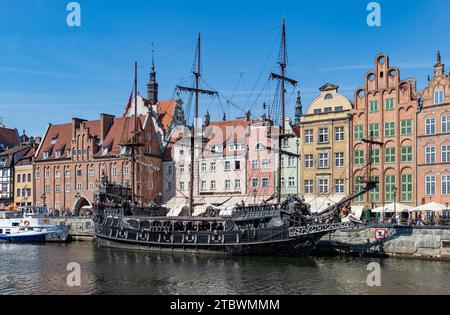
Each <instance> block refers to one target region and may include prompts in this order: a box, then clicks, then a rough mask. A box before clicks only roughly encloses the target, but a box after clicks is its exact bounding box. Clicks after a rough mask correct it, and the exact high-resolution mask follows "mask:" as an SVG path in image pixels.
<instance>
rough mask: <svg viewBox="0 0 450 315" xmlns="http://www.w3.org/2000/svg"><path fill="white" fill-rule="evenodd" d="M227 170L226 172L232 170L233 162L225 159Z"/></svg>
mask: <svg viewBox="0 0 450 315" xmlns="http://www.w3.org/2000/svg"><path fill="white" fill-rule="evenodd" d="M225 171H226V172H229V171H231V162H230V161H225Z"/></svg>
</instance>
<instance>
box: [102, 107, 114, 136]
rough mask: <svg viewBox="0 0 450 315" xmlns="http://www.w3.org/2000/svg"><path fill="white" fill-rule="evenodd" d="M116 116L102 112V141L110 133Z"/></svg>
mask: <svg viewBox="0 0 450 315" xmlns="http://www.w3.org/2000/svg"><path fill="white" fill-rule="evenodd" d="M113 120H114V116H113V115H109V114H100V134H99V137H100V141H101V142H103V140H105V138H106V135H107V134H108V131H109V128H111V125H112V123H113Z"/></svg>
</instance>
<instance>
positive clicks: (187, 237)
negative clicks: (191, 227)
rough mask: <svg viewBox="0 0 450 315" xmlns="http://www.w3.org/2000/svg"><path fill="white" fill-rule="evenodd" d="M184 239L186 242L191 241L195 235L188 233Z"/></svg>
mask: <svg viewBox="0 0 450 315" xmlns="http://www.w3.org/2000/svg"><path fill="white" fill-rule="evenodd" d="M184 239H185V240H186V242H188V243H192V242H193V241H194V240H195V237H194V235H192V234H188V235H186V236H185V237H184Z"/></svg>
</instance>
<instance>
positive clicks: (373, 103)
mask: <svg viewBox="0 0 450 315" xmlns="http://www.w3.org/2000/svg"><path fill="white" fill-rule="evenodd" d="M369 108H370V112H371V113H374V112H378V101H370V102H369Z"/></svg>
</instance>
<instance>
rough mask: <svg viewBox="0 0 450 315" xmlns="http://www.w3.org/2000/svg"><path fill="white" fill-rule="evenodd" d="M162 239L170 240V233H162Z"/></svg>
mask: <svg viewBox="0 0 450 315" xmlns="http://www.w3.org/2000/svg"><path fill="white" fill-rule="evenodd" d="M163 239H164V241H166V242H170V241H171V240H172V237H171V235H170V233H168V232H166V233H164V236H163Z"/></svg>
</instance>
